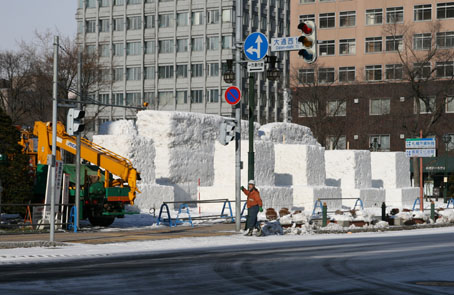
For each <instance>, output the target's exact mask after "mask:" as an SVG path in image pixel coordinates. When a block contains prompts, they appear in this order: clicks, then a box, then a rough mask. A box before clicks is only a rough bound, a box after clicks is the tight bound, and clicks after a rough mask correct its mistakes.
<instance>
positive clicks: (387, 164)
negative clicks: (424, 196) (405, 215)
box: [371, 152, 419, 207]
mask: <svg viewBox="0 0 454 295" xmlns="http://www.w3.org/2000/svg"><path fill="white" fill-rule="evenodd" d="M371 164H372V185H373V186H374V187H376V188H384V189H385V194H386V205H389V206H397V207H410V206H411V205H412V204H413V202H414V200H415V199H416V198H417V197H418V195H419V188H415V187H411V183H410V161H409V160H408V158H407V157H406V155H405V153H403V152H374V153H371Z"/></svg>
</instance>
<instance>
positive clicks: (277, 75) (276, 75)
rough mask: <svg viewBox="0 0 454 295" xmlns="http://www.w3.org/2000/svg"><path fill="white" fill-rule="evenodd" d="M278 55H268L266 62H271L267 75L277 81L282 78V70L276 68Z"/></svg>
mask: <svg viewBox="0 0 454 295" xmlns="http://www.w3.org/2000/svg"><path fill="white" fill-rule="evenodd" d="M276 62H277V56H267V57H266V63H268V64H269V66H268V70H267V71H266V77H267V78H268V80H270V81H277V80H279V78H280V75H281V72H280V71H279V69H277V68H276Z"/></svg>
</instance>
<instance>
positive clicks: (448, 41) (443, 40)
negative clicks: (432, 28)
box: [437, 32, 454, 48]
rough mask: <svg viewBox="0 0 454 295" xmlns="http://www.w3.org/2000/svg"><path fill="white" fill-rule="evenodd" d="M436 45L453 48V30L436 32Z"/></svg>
mask: <svg viewBox="0 0 454 295" xmlns="http://www.w3.org/2000/svg"><path fill="white" fill-rule="evenodd" d="M437 46H438V47H440V48H453V47H454V32H441V33H437Z"/></svg>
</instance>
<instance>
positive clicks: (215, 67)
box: [208, 62, 219, 77]
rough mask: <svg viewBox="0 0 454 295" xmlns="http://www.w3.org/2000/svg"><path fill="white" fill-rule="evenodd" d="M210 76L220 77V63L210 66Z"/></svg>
mask: <svg viewBox="0 0 454 295" xmlns="http://www.w3.org/2000/svg"><path fill="white" fill-rule="evenodd" d="M208 72H209V73H208V76H210V77H218V76H219V63H217V62H216V63H210V64H208Z"/></svg>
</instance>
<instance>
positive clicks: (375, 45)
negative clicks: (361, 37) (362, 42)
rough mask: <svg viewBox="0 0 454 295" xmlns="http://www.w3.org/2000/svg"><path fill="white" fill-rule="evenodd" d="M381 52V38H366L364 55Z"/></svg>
mask: <svg viewBox="0 0 454 295" xmlns="http://www.w3.org/2000/svg"><path fill="white" fill-rule="evenodd" d="M374 52H382V37H369V38H366V53H374Z"/></svg>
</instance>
